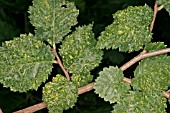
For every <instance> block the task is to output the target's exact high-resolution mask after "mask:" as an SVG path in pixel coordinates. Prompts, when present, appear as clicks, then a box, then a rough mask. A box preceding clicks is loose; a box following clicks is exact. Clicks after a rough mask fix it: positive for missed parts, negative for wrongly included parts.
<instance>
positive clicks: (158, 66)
mask: <svg viewBox="0 0 170 113" xmlns="http://www.w3.org/2000/svg"><path fill="white" fill-rule="evenodd" d="M169 65H170V57H167V56H162V57H156V58H154V59H150V58H147V59H144V60H143V61H141V62H140V64H139V65H138V67H137V68H136V70H135V72H134V75H135V78H133V79H132V86H133V88H134V89H136V90H140V91H143V92H152V91H153V92H155V93H156V92H160V91H164V90H167V89H168V87H169V86H170V81H169V80H170V76H169V75H170V71H169V70H170V66H169Z"/></svg>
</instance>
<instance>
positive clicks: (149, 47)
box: [145, 42, 167, 60]
mask: <svg viewBox="0 0 170 113" xmlns="http://www.w3.org/2000/svg"><path fill="white" fill-rule="evenodd" d="M166 47H167V45H165V44H164V42H151V43H149V44H147V45H146V46H145V50H146V51H147V52H152V51H156V50H160V49H165V48H166ZM161 56H162V57H163V56H167V54H161V55H156V56H152V57H149V59H153V60H154V59H156V58H160V57H161Z"/></svg>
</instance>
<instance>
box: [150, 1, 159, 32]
mask: <svg viewBox="0 0 170 113" xmlns="http://www.w3.org/2000/svg"><path fill="white" fill-rule="evenodd" d="M157 12H158V5H157V4H156V3H155V5H154V16H153V19H152V22H151V25H150V31H151V32H152V30H153V26H154V23H155V19H156V15H157Z"/></svg>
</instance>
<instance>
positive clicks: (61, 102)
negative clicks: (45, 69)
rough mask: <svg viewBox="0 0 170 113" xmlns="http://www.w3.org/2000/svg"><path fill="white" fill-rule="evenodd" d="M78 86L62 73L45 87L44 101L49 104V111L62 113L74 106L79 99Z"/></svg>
mask: <svg viewBox="0 0 170 113" xmlns="http://www.w3.org/2000/svg"><path fill="white" fill-rule="evenodd" d="M77 91H78V88H77V86H76V85H75V84H74V83H72V82H68V81H67V80H66V78H65V77H63V76H62V75H59V74H58V75H57V76H56V77H54V78H53V80H52V82H49V83H47V84H46V85H45V87H44V88H43V101H44V102H45V103H46V104H47V108H48V110H49V113H62V112H63V110H67V109H69V108H72V107H73V106H74V104H75V103H76V101H77V97H78V92H77Z"/></svg>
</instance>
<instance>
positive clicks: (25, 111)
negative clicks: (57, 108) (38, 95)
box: [13, 102, 46, 113]
mask: <svg viewBox="0 0 170 113" xmlns="http://www.w3.org/2000/svg"><path fill="white" fill-rule="evenodd" d="M44 108H46V104H45V102H41V103H39V104H35V105H33V106H30V107H28V108H25V109H22V110H19V111H16V112H13V113H33V112H36V111H38V110H41V109H44Z"/></svg>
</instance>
